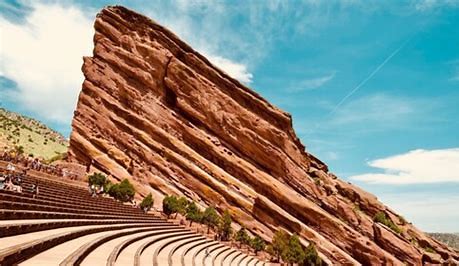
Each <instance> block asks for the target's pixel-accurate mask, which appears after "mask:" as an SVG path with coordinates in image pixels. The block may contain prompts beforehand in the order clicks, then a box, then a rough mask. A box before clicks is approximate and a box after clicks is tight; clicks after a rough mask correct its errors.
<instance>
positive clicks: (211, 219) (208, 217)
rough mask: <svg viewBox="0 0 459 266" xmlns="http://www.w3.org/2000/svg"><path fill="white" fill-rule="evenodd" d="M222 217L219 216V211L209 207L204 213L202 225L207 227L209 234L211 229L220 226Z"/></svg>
mask: <svg viewBox="0 0 459 266" xmlns="http://www.w3.org/2000/svg"><path fill="white" fill-rule="evenodd" d="M219 220H220V217H219V216H218V213H217V211H216V210H215V208H214V207H212V206H211V207H207V208H206V210H205V211H204V213H203V214H202V223H204V224H205V225H207V233H209V231H210V229H211V228H212V229H213V228H214V227H215V226H217V225H218V222H219Z"/></svg>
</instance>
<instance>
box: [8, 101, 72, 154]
mask: <svg viewBox="0 0 459 266" xmlns="http://www.w3.org/2000/svg"><path fill="white" fill-rule="evenodd" d="M20 146H22V147H23V150H24V153H25V154H33V155H34V156H35V157H42V158H44V159H47V160H48V159H51V158H53V157H55V156H58V155H60V154H62V153H64V152H66V151H67V146H68V141H67V140H66V139H65V138H64V136H62V135H61V134H60V133H58V132H56V131H54V130H52V129H51V128H49V127H47V126H46V125H44V124H43V123H41V122H39V121H37V120H35V119H33V118H29V117H26V116H23V115H20V114H17V113H14V112H10V111H8V110H6V109H4V108H0V151H1V152H3V151H4V150H5V149H13V148H15V147H20Z"/></svg>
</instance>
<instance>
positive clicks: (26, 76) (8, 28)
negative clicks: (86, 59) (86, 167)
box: [0, 3, 93, 122]
mask: <svg viewBox="0 0 459 266" xmlns="http://www.w3.org/2000/svg"><path fill="white" fill-rule="evenodd" d="M32 9H33V11H31V13H30V14H28V16H27V17H26V18H25V22H24V23H18V24H16V23H13V22H11V21H9V20H7V19H5V18H3V17H0V27H1V29H2V35H3V36H2V37H1V38H2V41H1V43H2V49H1V50H0V61H1V62H2V64H1V66H0V68H1V70H0V72H1V73H2V75H4V76H5V77H7V78H8V79H10V80H12V81H14V82H15V83H16V84H17V90H16V91H11V92H10V93H9V94H10V96H11V97H12V98H13V99H12V100H13V101H16V102H18V103H19V104H20V105H22V106H23V107H24V109H27V110H30V111H32V112H34V113H36V114H37V116H38V117H39V118H46V119H49V120H51V121H58V122H68V121H70V119H71V117H72V112H73V109H74V106H75V104H76V100H77V96H78V92H79V90H80V87H81V83H82V81H83V74H82V73H81V69H80V68H81V64H82V57H83V56H84V55H90V54H91V46H92V35H93V32H92V30H91V29H92V19H91V18H88V17H87V16H85V15H84V14H83V13H82V12H81V10H79V9H77V8H73V7H69V6H67V7H63V6H60V5H56V4H48V5H44V4H39V3H34V4H33V5H32ZM56 99H59V100H58V101H56Z"/></svg>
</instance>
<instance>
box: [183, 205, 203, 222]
mask: <svg viewBox="0 0 459 266" xmlns="http://www.w3.org/2000/svg"><path fill="white" fill-rule="evenodd" d="M186 219H188V220H189V221H190V226H191V225H192V224H193V222H196V223H200V222H201V220H202V212H201V211H200V210H199V208H198V206H196V203H194V201H192V202H191V203H190V204H188V206H187V208H186Z"/></svg>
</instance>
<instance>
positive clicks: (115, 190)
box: [108, 179, 135, 202]
mask: <svg viewBox="0 0 459 266" xmlns="http://www.w3.org/2000/svg"><path fill="white" fill-rule="evenodd" d="M108 194H109V195H110V196H112V197H114V198H115V199H117V200H119V201H122V202H128V201H130V200H132V199H133V198H134V195H135V189H134V186H133V185H132V184H131V183H130V182H129V180H127V179H124V180H123V181H121V183H119V184H114V185H112V186H111V187H110V190H109V191H108Z"/></svg>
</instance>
